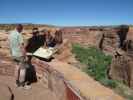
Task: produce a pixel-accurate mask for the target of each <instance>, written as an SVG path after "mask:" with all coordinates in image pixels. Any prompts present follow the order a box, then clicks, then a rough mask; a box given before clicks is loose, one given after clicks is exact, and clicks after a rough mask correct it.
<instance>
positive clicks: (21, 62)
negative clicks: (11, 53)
mask: <svg viewBox="0 0 133 100" xmlns="http://www.w3.org/2000/svg"><path fill="white" fill-rule="evenodd" d="M13 61H14V62H16V63H17V64H18V65H20V67H21V68H27V67H28V65H27V63H26V61H25V58H24V57H13Z"/></svg>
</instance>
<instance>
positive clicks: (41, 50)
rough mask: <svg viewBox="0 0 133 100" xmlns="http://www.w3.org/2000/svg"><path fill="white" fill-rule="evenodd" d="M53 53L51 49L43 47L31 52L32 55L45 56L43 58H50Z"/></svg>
mask: <svg viewBox="0 0 133 100" xmlns="http://www.w3.org/2000/svg"><path fill="white" fill-rule="evenodd" d="M52 55H53V50H52V49H49V48H48V49H44V48H39V49H38V50H37V51H35V52H34V53H33V56H37V57H41V58H45V59H50V58H51V57H52Z"/></svg>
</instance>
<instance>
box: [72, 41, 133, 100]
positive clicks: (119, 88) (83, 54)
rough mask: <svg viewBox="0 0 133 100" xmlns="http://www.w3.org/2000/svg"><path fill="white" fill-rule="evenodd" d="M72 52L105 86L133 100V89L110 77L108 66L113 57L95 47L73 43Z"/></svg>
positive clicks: (87, 70) (88, 72)
mask: <svg viewBox="0 0 133 100" xmlns="http://www.w3.org/2000/svg"><path fill="white" fill-rule="evenodd" d="M72 53H73V54H75V57H76V59H77V60H78V61H80V62H81V63H82V64H85V65H86V68H85V69H83V71H85V72H86V73H87V74H88V75H90V76H92V77H93V78H94V79H95V80H97V81H99V82H100V83H101V84H103V85H104V86H107V87H110V88H112V89H113V90H114V91H116V92H117V93H118V94H120V95H121V96H123V97H125V98H126V99H127V100H133V96H132V94H133V91H132V90H131V89H130V88H128V87H127V86H125V85H124V84H122V83H121V82H119V81H116V80H111V79H109V78H108V74H107V71H108V67H109V65H110V64H111V62H112V57H111V56H107V55H105V54H104V53H103V52H102V51H100V50H99V49H97V48H95V47H88V48H86V47H83V46H81V45H79V44H73V45H72Z"/></svg>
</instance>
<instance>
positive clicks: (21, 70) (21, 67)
mask: <svg viewBox="0 0 133 100" xmlns="http://www.w3.org/2000/svg"><path fill="white" fill-rule="evenodd" d="M25 75H26V68H25V63H24V60H23V59H21V61H20V63H19V69H18V77H19V82H20V84H22V85H24V82H25Z"/></svg>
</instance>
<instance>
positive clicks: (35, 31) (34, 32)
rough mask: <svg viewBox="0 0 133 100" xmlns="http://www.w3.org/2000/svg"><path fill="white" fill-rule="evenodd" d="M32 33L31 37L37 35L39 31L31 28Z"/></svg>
mask: <svg viewBox="0 0 133 100" xmlns="http://www.w3.org/2000/svg"><path fill="white" fill-rule="evenodd" d="M32 31H33V32H32V34H33V35H37V34H38V33H39V30H38V28H36V27H35V28H33V29H32Z"/></svg>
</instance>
